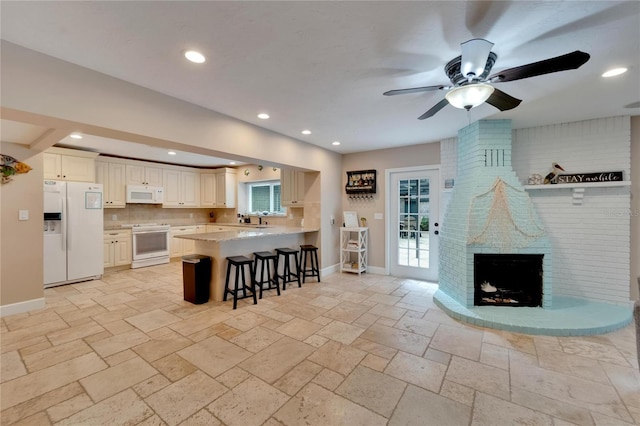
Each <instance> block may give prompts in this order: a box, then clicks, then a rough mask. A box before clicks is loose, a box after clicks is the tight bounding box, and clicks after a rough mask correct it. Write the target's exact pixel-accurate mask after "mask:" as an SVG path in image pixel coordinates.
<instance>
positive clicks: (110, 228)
mask: <svg viewBox="0 0 640 426" xmlns="http://www.w3.org/2000/svg"><path fill="white" fill-rule="evenodd" d="M169 225H170V226H171V227H172V228H179V227H181V226H202V225H213V226H219V227H221V228H222V227H233V228H257V227H263V226H268V227H270V228H273V227H275V226H276V225H259V224H257V223H216V222H203V223H170V224H169ZM127 229H128V230H131V226H123V225H112V226H105V227H104V230H105V231H123V230H127Z"/></svg>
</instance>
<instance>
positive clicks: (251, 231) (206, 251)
mask: <svg viewBox="0 0 640 426" xmlns="http://www.w3.org/2000/svg"><path fill="white" fill-rule="evenodd" d="M318 231H319V229H315V228H299V227H289V226H271V225H269V226H266V227H253V228H249V227H247V228H246V229H238V228H236V227H233V228H231V227H228V228H227V227H224V226H221V227H220V228H219V230H218V231H216V232H208V233H204V234H186V235H176V236H175V238H182V239H185V240H194V241H195V245H196V247H195V248H196V253H198V254H203V255H206V256H209V257H211V258H212V267H211V282H210V286H209V298H210V299H212V300H215V301H218V302H219V301H222V298H223V296H224V286H225V278H226V271H227V270H226V268H227V265H226V258H227V257H229V256H247V257H248V258H250V259H252V258H253V253H254V252H257V251H275V249H276V248H279V247H290V248H295V249H298V248H299V247H300V245H301V244H317V243H318V238H319V235H318Z"/></svg>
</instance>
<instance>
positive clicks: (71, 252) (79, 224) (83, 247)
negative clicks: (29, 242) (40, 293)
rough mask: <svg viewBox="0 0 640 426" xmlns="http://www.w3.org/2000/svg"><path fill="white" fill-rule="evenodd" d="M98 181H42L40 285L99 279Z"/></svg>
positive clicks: (100, 220)
mask: <svg viewBox="0 0 640 426" xmlns="http://www.w3.org/2000/svg"><path fill="white" fill-rule="evenodd" d="M102 195H103V194H102V184H97V183H88V182H62V181H56V180H45V181H44V286H45V287H52V286H56V285H61V284H69V283H73V282H78V281H86V280H90V279H97V278H101V276H102V274H103V272H104V263H103V262H104V257H103V249H104V246H103V221H104V218H103V214H102Z"/></svg>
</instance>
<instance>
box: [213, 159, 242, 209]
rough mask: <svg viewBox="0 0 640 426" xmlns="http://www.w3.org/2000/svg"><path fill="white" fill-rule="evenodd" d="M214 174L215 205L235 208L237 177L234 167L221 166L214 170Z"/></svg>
mask: <svg viewBox="0 0 640 426" xmlns="http://www.w3.org/2000/svg"><path fill="white" fill-rule="evenodd" d="M214 173H215V175H216V207H218V208H227V209H230V208H235V207H236V192H237V178H236V171H235V170H234V169H229V168H226V167H225V168H222V169H216V170H215V171H214Z"/></svg>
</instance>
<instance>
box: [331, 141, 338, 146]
mask: <svg viewBox="0 0 640 426" xmlns="http://www.w3.org/2000/svg"><path fill="white" fill-rule="evenodd" d="M331 145H335V146H338V145H340V142H338V141H333V142H331Z"/></svg>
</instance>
